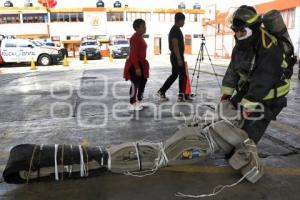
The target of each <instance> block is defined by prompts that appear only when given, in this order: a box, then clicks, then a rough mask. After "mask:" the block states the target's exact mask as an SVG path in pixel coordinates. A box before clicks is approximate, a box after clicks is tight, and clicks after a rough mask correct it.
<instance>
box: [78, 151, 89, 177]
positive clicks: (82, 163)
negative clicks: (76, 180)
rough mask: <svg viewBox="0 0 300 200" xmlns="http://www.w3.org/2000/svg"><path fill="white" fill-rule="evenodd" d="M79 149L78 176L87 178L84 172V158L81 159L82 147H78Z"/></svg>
mask: <svg viewBox="0 0 300 200" xmlns="http://www.w3.org/2000/svg"><path fill="white" fill-rule="evenodd" d="M78 148H79V154H80V176H81V177H83V176H87V172H86V167H85V163H84V158H83V151H82V146H81V145H78Z"/></svg>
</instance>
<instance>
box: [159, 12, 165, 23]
mask: <svg viewBox="0 0 300 200" xmlns="http://www.w3.org/2000/svg"><path fill="white" fill-rule="evenodd" d="M165 20H166V14H165V13H159V15H158V21H159V22H165Z"/></svg>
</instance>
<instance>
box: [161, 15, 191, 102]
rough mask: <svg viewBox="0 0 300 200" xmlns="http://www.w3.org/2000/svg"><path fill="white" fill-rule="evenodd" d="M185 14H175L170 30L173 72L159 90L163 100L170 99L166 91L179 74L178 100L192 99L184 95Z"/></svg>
mask: <svg viewBox="0 0 300 200" xmlns="http://www.w3.org/2000/svg"><path fill="white" fill-rule="evenodd" d="M184 21H185V16H184V14H183V13H181V12H178V13H176V14H175V24H174V26H173V27H172V28H171V30H170V32H169V49H170V51H171V55H170V61H171V64H172V74H171V75H170V76H169V78H168V79H167V80H166V82H165V83H164V85H163V86H162V87H161V88H160V89H159V91H158V92H157V96H159V97H160V100H161V101H168V100H169V99H168V98H167V97H166V91H167V90H168V89H169V88H170V87H171V85H172V84H173V83H174V81H175V80H176V79H177V77H178V76H179V94H178V101H179V102H182V101H185V100H191V99H190V98H189V97H188V96H186V95H184V88H185V83H184V77H185V76H186V72H185V66H184V38H183V34H182V32H181V30H180V28H181V27H183V26H184Z"/></svg>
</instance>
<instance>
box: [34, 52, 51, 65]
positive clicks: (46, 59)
mask: <svg viewBox="0 0 300 200" xmlns="http://www.w3.org/2000/svg"><path fill="white" fill-rule="evenodd" d="M37 63H38V65H42V66H48V65H51V64H52V60H51V57H50V56H49V55H48V54H42V55H40V56H39V58H38V61H37Z"/></svg>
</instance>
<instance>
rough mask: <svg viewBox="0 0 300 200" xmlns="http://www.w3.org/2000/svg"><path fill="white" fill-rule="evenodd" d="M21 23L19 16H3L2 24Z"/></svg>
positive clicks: (0, 18)
mask: <svg viewBox="0 0 300 200" xmlns="http://www.w3.org/2000/svg"><path fill="white" fill-rule="evenodd" d="M18 23H20V15H19V14H1V15H0V24H18Z"/></svg>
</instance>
